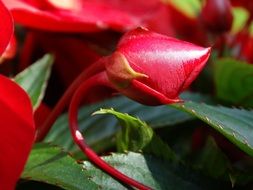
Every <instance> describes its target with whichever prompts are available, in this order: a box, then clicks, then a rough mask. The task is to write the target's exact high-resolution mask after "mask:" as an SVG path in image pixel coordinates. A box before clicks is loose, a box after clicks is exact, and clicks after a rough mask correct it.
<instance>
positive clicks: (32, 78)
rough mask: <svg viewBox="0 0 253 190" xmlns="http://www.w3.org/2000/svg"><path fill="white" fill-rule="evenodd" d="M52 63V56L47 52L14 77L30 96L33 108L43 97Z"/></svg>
mask: <svg viewBox="0 0 253 190" xmlns="http://www.w3.org/2000/svg"><path fill="white" fill-rule="evenodd" d="M52 63H53V56H52V55H49V54H47V55H45V56H44V57H42V58H41V59H40V60H38V61H37V62H35V63H34V64H33V65H31V66H30V67H28V68H27V69H25V70H24V71H22V72H21V73H19V74H18V75H16V76H15V78H14V80H15V81H16V82H17V83H18V84H19V85H20V86H21V87H22V88H23V89H24V90H25V91H26V92H27V93H28V95H29V96H30V98H31V101H32V105H33V109H34V110H35V109H36V108H37V107H38V106H39V105H40V102H41V101H42V99H43V97H44V94H45V91H46V87H47V82H48V79H49V76H50V73H51V67H52Z"/></svg>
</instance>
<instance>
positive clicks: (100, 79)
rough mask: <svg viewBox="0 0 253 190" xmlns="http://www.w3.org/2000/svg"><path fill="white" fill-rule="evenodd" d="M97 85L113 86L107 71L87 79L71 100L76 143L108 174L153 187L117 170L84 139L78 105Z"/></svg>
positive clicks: (124, 180) (70, 109)
mask: <svg viewBox="0 0 253 190" xmlns="http://www.w3.org/2000/svg"><path fill="white" fill-rule="evenodd" d="M97 86H105V87H108V88H113V87H112V86H111V84H110V82H109V81H108V78H107V75H106V73H105V71H104V72H101V73H98V74H97V75H94V76H93V77H91V78H90V79H88V80H86V81H85V82H84V83H83V84H82V85H81V86H80V87H79V88H78V89H77V90H76V92H75V94H74V95H73V98H72V100H71V103H70V107H69V126H70V130H71V134H72V137H73V139H74V141H75V143H76V144H77V145H78V146H79V147H80V149H81V150H82V151H83V152H84V153H85V155H86V156H87V157H88V158H89V159H90V160H91V161H92V162H93V163H94V164H95V165H97V166H98V167H99V168H101V169H102V170H103V171H105V172H107V173H108V174H110V175H111V176H113V177H114V178H116V179H117V180H119V181H121V182H123V183H125V184H127V185H131V186H133V187H136V188H138V189H141V190H149V189H151V188H150V187H147V186H145V185H143V184H141V183H139V182H138V181H135V180H134V179H132V178H130V177H128V176H126V175H124V174H123V173H121V172H119V171H118V170H116V169H115V168H113V167H112V166H110V165H109V164H107V163H106V162H105V161H104V160H102V159H101V158H100V157H99V156H98V155H97V154H96V153H95V152H94V151H93V150H92V149H91V148H90V147H89V146H88V145H87V144H86V142H85V141H84V137H83V135H82V134H81V132H80V131H79V127H78V119H77V116H78V107H79V104H80V102H81V100H82V99H83V98H85V97H86V96H87V95H88V93H89V92H90V90H91V88H93V87H97Z"/></svg>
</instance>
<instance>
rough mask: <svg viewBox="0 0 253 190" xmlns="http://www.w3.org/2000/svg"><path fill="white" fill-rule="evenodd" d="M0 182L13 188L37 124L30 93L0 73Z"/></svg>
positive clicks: (22, 166)
mask: <svg viewBox="0 0 253 190" xmlns="http://www.w3.org/2000/svg"><path fill="white" fill-rule="evenodd" d="M0 108H1V109H0V115H1V121H0V131H1V132H0V135H1V137H0V152H1V157H0V184H1V189H4V190H13V189H14V187H15V184H16V182H17V180H18V179H19V177H20V175H21V172H22V170H23V168H24V165H25V162H26V160H27V157H28V155H29V152H30V150H31V147H32V144H33V141H34V136H35V127H34V122H33V113H32V106H31V103H30V100H29V98H28V96H27V94H26V93H25V92H24V91H23V90H22V89H21V88H20V87H19V86H18V85H17V84H15V83H14V82H12V81H11V80H10V79H8V78H6V77H4V76H2V75H0Z"/></svg>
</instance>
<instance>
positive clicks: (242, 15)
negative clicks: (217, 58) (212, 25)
mask: <svg viewBox="0 0 253 190" xmlns="http://www.w3.org/2000/svg"><path fill="white" fill-rule="evenodd" d="M232 10H233V12H232V13H233V25H232V29H231V31H232V32H234V33H237V32H239V31H241V30H242V29H243V27H244V26H245V24H246V22H247V20H248V18H249V12H248V11H247V10H246V9H244V8H241V7H233V9H232Z"/></svg>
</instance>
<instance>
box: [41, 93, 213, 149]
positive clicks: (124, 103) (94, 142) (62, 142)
mask: <svg viewBox="0 0 253 190" xmlns="http://www.w3.org/2000/svg"><path fill="white" fill-rule="evenodd" d="M182 98H183V99H187V100H194V101H200V102H210V98H209V97H206V96H203V95H200V94H193V93H184V94H183V95H182ZM112 106H113V108H114V109H116V110H118V111H120V112H123V113H129V114H131V115H134V116H136V117H138V118H141V119H142V120H144V121H145V122H147V124H148V125H149V126H151V127H152V128H159V127H165V126H173V125H176V124H179V123H183V122H186V121H189V120H193V119H194V117H192V116H190V115H189V114H186V113H184V112H181V111H178V110H177V109H174V108H168V106H156V107H151V106H144V105H141V104H139V103H136V102H134V101H132V100H129V99H127V98H126V97H117V98H113V99H110V100H106V101H104V102H101V103H97V104H94V105H91V106H85V107H83V108H81V109H80V111H79V125H80V130H81V131H82V132H83V133H84V134H85V137H86V141H87V142H88V143H89V144H90V145H91V146H93V147H94V146H96V147H98V149H101V145H104V144H108V142H109V141H110V140H113V138H109V137H111V136H112V135H114V134H115V133H116V132H117V131H118V129H120V128H119V127H118V123H117V121H116V120H115V119H113V118H112V117H109V116H108V117H105V116H95V117H91V114H92V113H93V112H94V111H96V110H99V109H100V108H111V107H112ZM105 139H106V142H104V141H103V143H101V141H102V140H105ZM108 139H109V140H108ZM45 141H46V142H52V143H54V144H56V145H59V146H61V147H64V148H65V149H66V150H68V151H71V152H73V151H76V146H75V145H74V143H73V141H72V139H71V135H70V133H69V129H68V116H67V114H63V115H62V116H61V117H60V118H59V119H58V120H57V121H56V123H55V124H54V126H53V128H52V130H51V132H50V133H49V134H48V136H47V137H46V139H45ZM109 144H110V143H109Z"/></svg>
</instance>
